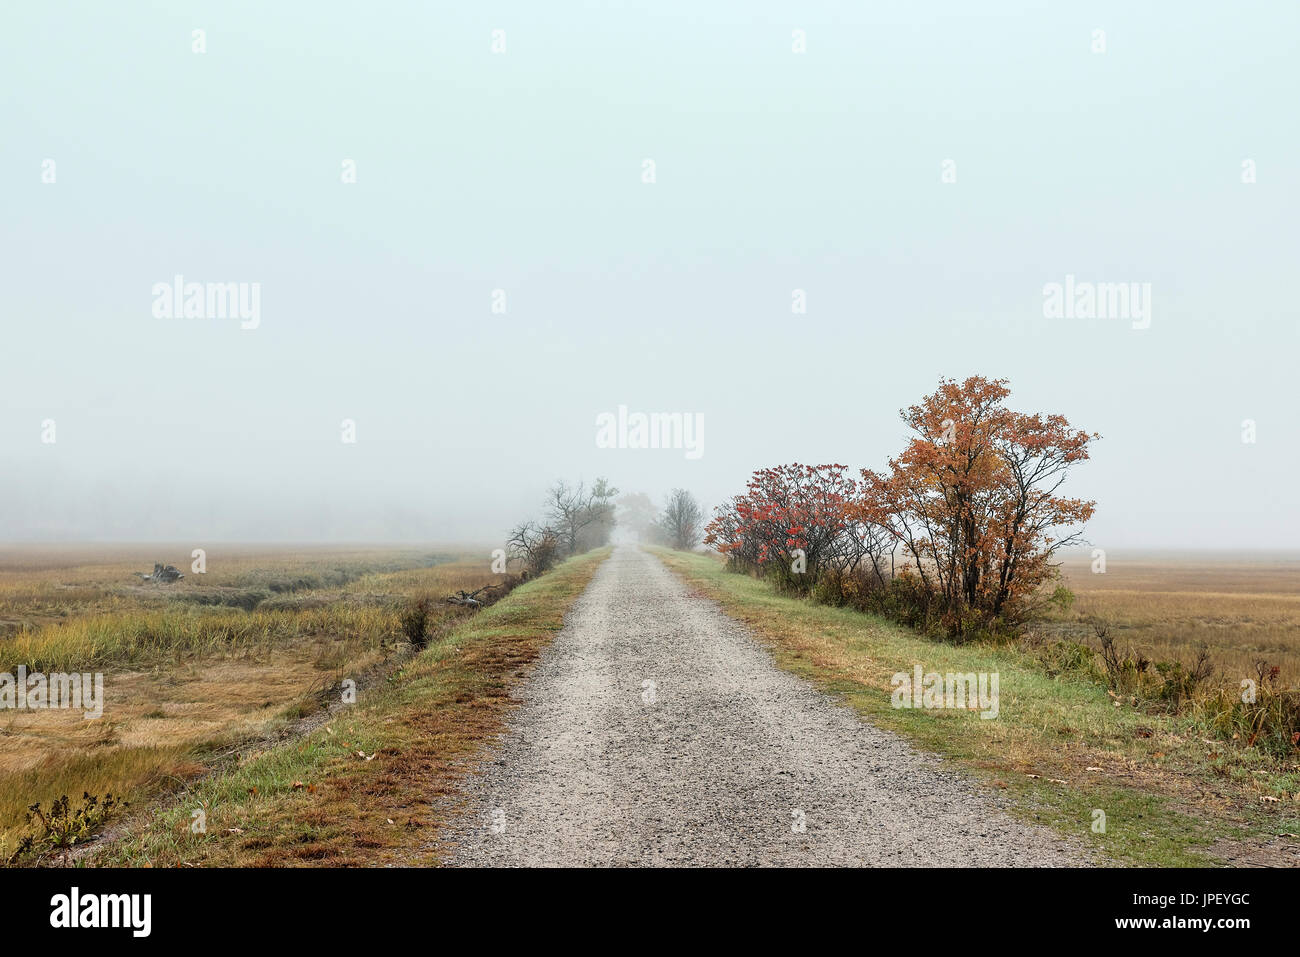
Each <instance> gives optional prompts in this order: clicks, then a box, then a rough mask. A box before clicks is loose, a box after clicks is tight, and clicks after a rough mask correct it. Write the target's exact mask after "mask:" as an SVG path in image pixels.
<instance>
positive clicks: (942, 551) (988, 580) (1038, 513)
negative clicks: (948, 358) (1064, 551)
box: [852, 376, 1099, 636]
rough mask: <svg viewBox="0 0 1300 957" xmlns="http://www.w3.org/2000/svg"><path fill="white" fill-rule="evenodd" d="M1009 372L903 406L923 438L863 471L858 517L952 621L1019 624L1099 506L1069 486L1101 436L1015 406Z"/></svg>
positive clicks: (946, 384) (947, 385)
mask: <svg viewBox="0 0 1300 957" xmlns="http://www.w3.org/2000/svg"><path fill="white" fill-rule="evenodd" d="M1009 394H1010V389H1009V388H1008V386H1007V382H1006V380H1004V379H994V380H990V379H985V378H983V377H982V376H972V377H971V378H968V379H966V380H965V381H964V382H960V383H958V382H956V381H954V380H951V379H944V380H941V381H940V383H939V388H938V390H936V391H935V392H934V393H932V394H931V395H929V396H926V397H925V398H924V399H923V400H922V401H921V402H920V403H918V404H916V405H913V406H911V407H909V408H907V409H904V410H903V411H902V413H901V414H902V418H903V421H904V422H905V423H906V424H907V425H908V427H909V428H910V429H911V430H912V432H913V433H914V434H913V437H912V439H911V440H910V441H909V442H908V445H907V447H906V448H905V449H904V450H903V452H902V454H901V455H899V456H898V457H897V458H895V459H891V460H890V462H889V467H888V470H887V471H886V472H885V473H884V474H878V473H876V472H872V471H868V470H863V472H862V488H861V496H860V498H859V500H858V502H857V504H856V506H855V508H854V509H853V510H852V513H853V515H854V517H855V518H857V519H859V520H860V521H863V522H866V523H869V524H871V525H874V526H878V527H880V528H883V529H886V530H887V532H888V534H889V535H890V536H891V537H892V538H893V539H894V541H896V542H897V543H898V545H899V546H901V547H902V549H903V550H904V551H905V552H906V553H907V555H909V556H910V559H911V561H910V562H909V567H908V569H907V571H908V573H909V574H914V575H916V576H918V577H919V578H920V580H921V582H922V584H923V586H924V588H925V589H926V590H927V591H929V592H931V593H933V594H935V595H937V596H938V597H939V599H940V602H941V606H942V609H943V612H944V618H945V621H946V623H947V625H948V627H949V629H950V630H951V631H952V632H953V633H954V634H955V635H958V636H962V635H963V634H964V633H965V632H966V630H967V628H968V625H969V624H970V621H969V620H970V619H971V618H972V617H974V618H976V619H981V620H982V621H983V622H985V623H987V622H988V621H992V620H994V619H1000V620H1002V621H1005V622H1011V623H1014V622H1016V621H1019V620H1020V619H1021V618H1022V617H1023V615H1024V614H1025V612H1026V611H1027V610H1028V608H1029V607H1030V604H1031V601H1030V600H1031V597H1032V596H1033V595H1034V593H1035V592H1036V591H1037V589H1038V588H1039V586H1041V585H1042V584H1043V583H1044V582H1045V581H1046V580H1047V579H1048V578H1049V577H1050V576H1051V575H1052V574H1053V572H1054V566H1053V565H1052V562H1051V559H1052V556H1053V555H1054V554H1055V552H1056V551H1057V550H1058V549H1060V548H1061V547H1063V546H1066V545H1070V544H1074V543H1076V542H1077V541H1078V540H1079V535H1080V530H1079V529H1078V527H1077V526H1079V525H1081V524H1082V523H1083V522H1085V521H1087V519H1088V518H1090V517H1091V515H1092V513H1093V508H1094V503H1093V502H1089V501H1083V500H1080V499H1073V498H1066V497H1064V496H1062V495H1060V494H1059V491H1060V488H1061V485H1062V483H1063V482H1064V481H1065V478H1066V476H1067V474H1068V472H1069V469H1070V467H1071V466H1072V465H1074V464H1076V463H1078V462H1081V461H1083V460H1085V459H1087V458H1088V446H1089V444H1090V443H1092V442H1093V441H1095V440H1096V439H1097V438H1099V436H1097V435H1095V434H1088V433H1086V432H1082V431H1078V430H1075V429H1073V428H1071V426H1070V424H1069V422H1067V421H1066V419H1065V418H1064V417H1063V416H1060V415H1049V416H1043V415H1027V414H1023V413H1019V412H1014V411H1012V410H1010V409H1008V408H1007V407H1006V405H1005V402H1004V400H1005V399H1006V398H1007V396H1008V395H1009Z"/></svg>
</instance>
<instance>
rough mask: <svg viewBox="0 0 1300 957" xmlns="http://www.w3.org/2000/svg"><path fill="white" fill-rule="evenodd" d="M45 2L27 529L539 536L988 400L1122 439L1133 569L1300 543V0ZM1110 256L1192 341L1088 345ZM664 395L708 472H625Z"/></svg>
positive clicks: (12, 413) (679, 466)
mask: <svg viewBox="0 0 1300 957" xmlns="http://www.w3.org/2000/svg"><path fill="white" fill-rule="evenodd" d="M24 6H25V8H26V9H22V10H19V9H16V8H11V7H12V5H11V7H6V9H5V10H4V12H3V13H2V14H0V18H3V28H2V29H0V78H2V79H3V82H0V129H3V131H4V133H3V137H2V138H0V184H2V185H0V199H2V201H3V215H2V216H0V261H2V262H3V264H4V266H3V285H2V286H0V322H3V340H2V341H3V343H4V359H5V361H4V365H3V376H2V377H0V379H2V381H0V397H2V401H3V405H2V406H0V412H2V414H0V496H3V498H2V499H0V501H3V502H4V508H3V509H0V541H46V540H92V539H93V540H102V539H123V540H149V539H160V540H162V539H165V540H169V541H194V542H195V544H196V545H200V544H202V543H204V542H207V541H230V540H294V541H308V540H319V541H336V540H371V541H378V540H387V539H394V540H398V539H400V540H407V541H416V540H419V541H451V540H457V541H464V540H469V539H472V540H475V541H496V540H499V539H500V538H501V536H502V535H503V534H504V532H505V531H506V529H507V528H508V527H509V526H510V525H511V524H513V523H514V522H515V521H517V520H519V519H522V518H526V517H530V516H532V515H534V514H536V513H537V512H538V511H539V507H540V500H541V496H542V493H543V491H544V489H545V488H546V486H548V485H549V484H550V483H551V482H553V481H554V480H555V479H557V478H561V477H566V478H569V479H577V478H584V479H586V480H588V481H590V480H592V479H594V478H596V477H597V476H601V475H603V476H606V477H608V478H609V479H610V480H611V481H612V482H613V483H614V484H615V485H617V486H619V487H620V488H621V489H623V490H625V491H644V492H646V493H648V494H650V495H651V496H652V497H653V498H655V499H656V500H660V499H662V496H663V495H664V494H665V493H666V492H667V491H668V490H669V489H670V488H672V487H673V486H684V487H687V488H690V489H692V490H693V491H694V492H695V493H696V494H697V495H698V496H699V498H700V499H701V500H702V501H703V502H704V503H705V504H706V505H708V506H711V505H713V504H716V503H717V502H718V501H720V500H721V499H722V498H724V497H725V496H727V495H730V494H732V493H735V492H738V491H741V490H742V489H743V486H744V482H745V479H746V477H747V476H748V474H749V472H750V471H752V470H753V469H755V468H759V467H762V466H768V465H775V464H778V463H782V462H789V461H801V462H806V463H818V462H839V463H843V464H847V465H850V466H852V467H854V468H858V467H864V466H866V467H872V468H877V469H879V468H882V467H883V466H884V465H885V463H886V460H887V459H888V457H889V456H890V455H891V454H896V453H897V452H899V451H900V450H901V449H902V447H903V443H904V441H905V437H906V436H905V430H904V428H903V426H902V423H901V422H900V421H899V419H898V410H899V408H900V407H902V406H905V405H908V404H910V403H912V402H914V401H916V400H918V399H919V398H920V397H921V396H922V395H924V394H926V393H928V392H930V391H933V389H934V388H935V386H936V384H937V382H938V379H939V377H940V376H944V375H946V376H953V377H958V378H963V377H965V376H967V375H971V374H982V375H986V376H990V377H1006V378H1009V379H1010V380H1011V387H1012V395H1011V400H1010V404H1011V405H1012V407H1014V408H1017V409H1022V410H1025V411H1043V412H1060V413H1063V414H1065V415H1066V416H1068V417H1069V419H1070V421H1071V422H1072V423H1073V424H1074V425H1075V426H1077V427H1080V428H1085V429H1088V430H1089V431H1096V432H1100V433H1101V434H1102V436H1103V438H1102V440H1101V441H1100V442H1098V443H1097V444H1096V446H1095V449H1094V452H1093V460H1092V461H1091V462H1089V463H1087V464H1086V465H1084V466H1082V467H1080V468H1079V469H1078V470H1077V472H1076V473H1075V475H1074V476H1073V478H1072V480H1071V483H1070V485H1069V486H1068V487H1067V491H1068V492H1069V493H1070V494H1073V495H1078V496H1081V497H1086V498H1093V499H1096V501H1097V504H1098V507H1097V514H1096V517H1095V519H1094V520H1093V521H1092V522H1091V523H1090V525H1089V528H1088V538H1089V539H1090V540H1091V541H1093V542H1094V543H1096V544H1099V545H1104V546H1114V547H1121V546H1123V547H1184V548H1195V549H1214V548H1224V547H1257V548H1268V547H1287V546H1292V545H1294V542H1295V540H1296V538H1297V533H1300V509H1297V508H1296V507H1295V498H1296V496H1295V494H1294V492H1293V491H1292V489H1291V485H1292V482H1291V477H1292V476H1294V475H1296V474H1297V472H1298V471H1300V468H1297V467H1298V466H1300V453H1297V443H1296V441H1295V440H1296V429H1295V424H1294V423H1295V410H1296V404H1297V403H1296V399H1295V395H1296V387H1295V373H1294V371H1293V367H1294V365H1295V357H1296V354H1297V339H1298V334H1297V329H1298V326H1297V321H1296V308H1295V302H1294V299H1293V295H1292V292H1291V288H1290V286H1291V285H1292V283H1291V282H1290V276H1291V275H1293V274H1294V271H1295V259H1296V252H1297V243H1296V227H1295V223H1296V221H1297V213H1300V208H1298V207H1300V203H1298V201H1297V200H1298V199H1300V191H1298V189H1297V181H1296V171H1297V169H1300V134H1298V133H1297V125H1296V123H1295V122H1294V119H1293V115H1294V109H1295V102H1294V98H1295V91H1296V79H1297V76H1296V73H1297V67H1296V65H1295V61H1294V55H1293V51H1292V45H1293V42H1294V36H1295V35H1296V32H1297V28H1300V14H1298V13H1297V9H1298V8H1296V7H1295V6H1294V5H1286V4H1276V3H1244V4H1238V5H1234V7H1233V8H1232V10H1231V11H1230V12H1225V11H1224V9H1223V8H1222V7H1219V6H1216V5H1212V4H1208V3H1205V4H1198V3H1193V4H1172V3H1171V4H1150V5H1146V4H1144V5H1141V6H1142V9H1133V8H1132V7H1133V6H1134V5H1132V4H1122V3H1110V4H1107V3H1101V4H1095V3H1094V4H1089V5H1088V6H1087V8H1086V12H1084V8H1082V7H1080V8H1078V9H1073V10H1071V9H1065V8H1063V7H1061V6H1059V5H1044V6H1050V9H1037V7H1039V6H1040V5H1038V4H1030V3H981V4H972V3H965V2H951V3H936V4H907V5H903V4H896V5H892V6H889V7H883V8H882V5H879V4H871V5H866V4H858V3H843V4H840V3H819V2H811V3H810V2H798V3H795V2H788V3H724V4H710V5H707V6H708V7H709V9H708V10H705V9H702V6H704V5H699V4H688V3H672V2H657V3H648V2H647V3H632V4H627V5H625V6H623V7H621V8H620V9H618V10H602V9H600V8H599V7H598V6H597V5H594V4H591V5H583V4H566V5H561V6H558V7H555V8H551V9H543V8H542V5H538V4H527V3H492V4H487V5H480V4H465V5H454V4H447V5H443V4H438V5H434V4H427V3H409V4H404V3H393V4H382V5H371V6H366V5H362V6H353V5H347V6H340V7H333V6H332V5H321V4H306V3H282V4H274V5H270V4H262V3H252V2H249V3H223V4H207V3H198V4H193V5H186V4H176V3H167V4H163V3H154V4H132V5H129V6H124V7H122V8H117V7H116V6H114V5H103V4H92V3H80V4H61V3H49V4H27V5H24ZM548 6H549V5H548ZM868 7H870V8H872V9H868ZM976 7H979V8H980V9H979V10H978V11H977V10H976ZM877 8H880V9H877ZM1098 28H1101V29H1104V30H1105V36H1106V51H1105V52H1104V53H1101V54H1098V53H1094V52H1092V49H1091V47H1092V44H1093V39H1094V38H1093V31H1094V29H1098ZM194 29H203V30H205V31H206V44H207V52H206V53H202V54H196V53H194V52H192V31H193V30H194ZM497 29H500V30H504V31H505V42H506V52H505V53H499V54H494V53H493V52H492V50H491V43H492V31H493V30H497ZM796 29H801V30H804V31H805V33H806V37H807V52H806V53H804V54H794V53H792V31H793V30H796ZM47 159H52V160H54V162H55V167H54V169H55V171H56V179H55V182H53V183H44V182H42V170H43V168H44V167H43V163H44V161H45V160H47ZM646 159H652V160H653V161H654V163H655V172H656V182H654V183H653V184H652V185H651V184H646V183H644V182H642V174H643V168H644V167H643V162H644V160H646ZM1247 159H1249V160H1252V161H1253V162H1254V164H1255V168H1256V170H1257V178H1258V181H1257V182H1255V183H1251V184H1246V183H1243V182H1242V169H1243V166H1242V164H1243V161H1245V160H1247ZM345 160H353V161H354V162H355V164H356V165H355V168H356V182H355V183H343V182H341V169H342V165H343V163H344V161H345ZM945 160H952V161H953V163H954V164H955V167H953V168H954V169H955V172H956V181H955V182H952V183H945V182H942V180H941V174H942V170H943V168H944V167H943V164H944V161H945ZM176 275H182V276H184V277H185V279H186V280H187V281H190V280H192V281H197V282H204V283H206V282H218V283H224V282H240V283H250V284H251V283H258V284H260V285H259V288H260V321H259V323H258V325H257V327H256V328H250V329H243V328H240V322H239V321H238V320H237V319H216V318H204V319H184V318H171V319H166V318H158V317H156V316H155V315H154V312H153V308H152V307H153V303H154V296H153V294H152V291H151V290H152V289H153V287H154V286H155V284H157V283H170V282H172V279H173V277H174V276H176ZM1067 276H1073V277H1075V278H1076V279H1077V280H1079V281H1082V282H1098V283H1100V282H1124V283H1150V288H1151V300H1152V315H1151V323H1150V327H1149V328H1145V329H1134V328H1132V324H1131V323H1130V322H1129V321H1128V320H1126V319H1086V318H1068V319H1067V318H1050V319H1049V318H1046V317H1045V316H1044V309H1043V298H1044V297H1043V287H1044V285H1045V284H1048V283H1062V282H1064V281H1065V279H1066V277H1067ZM496 289H500V290H503V291H504V292H505V296H506V300H505V301H506V312H505V314H504V315H503V314H494V313H493V312H492V309H491V305H492V301H493V300H492V296H493V290H496ZM796 289H801V290H805V291H806V296H807V312H806V314H795V313H792V311H791V302H792V292H793V290H796ZM620 405H622V406H626V407H627V408H628V409H629V410H632V411H640V412H646V413H650V412H663V413H670V412H681V413H684V414H688V415H692V416H694V415H698V416H700V417H702V421H703V433H702V436H703V438H702V443H701V454H700V455H699V456H698V457H695V458H690V457H688V456H687V455H686V454H685V452H684V450H681V449H667V450H665V449H618V448H598V447H597V444H596V431H597V430H596V423H597V417H598V416H600V415H601V414H602V413H611V414H612V413H616V412H617V410H618V407H619V406H620ZM345 419H347V420H352V421H353V422H354V423H355V428H356V442H355V443H345V442H343V441H341V423H342V422H343V420H345ZM1246 419H1252V420H1254V421H1255V422H1256V429H1257V441H1256V442H1254V443H1253V444H1251V443H1244V442H1243V441H1242V422H1243V420H1246ZM46 420H53V421H54V423H55V429H56V441H55V442H53V443H48V442H42V440H41V439H42V431H43V425H42V423H43V422H45V421H46Z"/></svg>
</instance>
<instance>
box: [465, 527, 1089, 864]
mask: <svg viewBox="0 0 1300 957" xmlns="http://www.w3.org/2000/svg"><path fill="white" fill-rule="evenodd" d="M647 682H653V685H650V684H648V683H647ZM522 694H523V702H522V704H521V706H520V708H519V709H518V710H517V711H516V712H515V714H514V716H513V719H512V721H511V725H510V730H509V732H508V733H507V734H506V735H505V736H504V738H503V740H502V741H501V742H500V744H499V747H497V748H496V749H495V750H494V753H493V754H492V755H491V757H490V758H489V759H488V761H487V762H486V763H485V764H484V765H483V767H482V768H481V769H480V771H479V773H478V774H477V775H475V776H473V777H472V778H470V779H469V782H468V784H467V785H466V792H465V796H466V799H467V800H466V803H467V809H466V811H465V813H463V814H462V815H460V816H459V817H458V818H457V819H456V820H455V821H454V822H453V824H452V826H451V828H450V829H449V832H448V833H447V834H446V835H445V837H444V844H443V848H444V850H445V851H446V852H447V853H448V862H449V863H452V864H460V865H602V864H644V865H683V864H695V865H1031V864H1032V865H1071V864H1078V863H1082V862H1083V861H1084V858H1083V856H1082V853H1083V852H1081V851H1080V850H1078V849H1076V848H1072V847H1070V846H1068V845H1067V844H1066V843H1065V842H1064V841H1062V840H1061V839H1060V838H1059V837H1058V836H1056V835H1054V834H1053V833H1052V832H1050V831H1047V830H1046V829H1041V828H1035V827H1033V826H1030V825H1026V824H1023V823H1020V822H1018V821H1016V820H1014V819H1013V818H1011V817H1009V816H1008V815H1007V814H1006V813H1005V812H1004V811H1002V810H1000V808H999V806H998V804H997V801H996V799H995V798H994V797H993V796H992V795H990V794H988V793H986V792H984V791H983V790H980V789H978V788H976V787H975V786H974V785H972V784H970V783H968V782H966V781H964V780H962V779H961V778H960V777H958V776H957V775H955V774H954V773H953V772H951V771H947V770H944V769H941V768H940V766H939V764H938V762H937V761H936V760H935V759H934V758H933V757H930V756H928V755H925V754H923V753H921V752H918V751H916V750H914V749H913V748H911V747H910V746H909V745H908V744H906V743H905V742H904V741H903V740H902V739H900V738H898V737H896V736H894V735H892V734H889V733H887V732H884V731H881V730H879V729H877V728H874V727H873V726H871V725H867V724H863V723H862V722H861V721H860V720H859V719H858V718H857V716H856V715H855V714H853V713H852V712H851V711H849V710H848V709H847V708H844V707H841V706H839V705H837V704H835V703H833V702H832V701H831V700H830V699H828V698H827V697H826V696H825V695H823V694H822V693H820V692H818V691H816V690H814V689H813V688H812V687H811V686H810V685H808V684H806V683H804V682H803V681H801V680H800V679H798V678H796V677H794V676H792V675H790V674H788V673H786V672H784V671H780V670H778V669H777V668H776V667H775V666H774V665H773V664H772V662H771V659H770V658H769V656H768V654H767V653H766V652H765V651H764V650H763V649H762V648H761V647H760V646H759V645H758V644H757V643H756V642H755V641H754V639H752V638H751V637H750V636H749V635H748V634H747V633H746V632H745V630H744V629H743V627H741V626H740V625H738V624H737V623H735V622H733V621H732V620H731V619H729V618H727V617H726V616H724V615H723V614H722V612H721V611H719V610H718V609H717V608H716V607H715V606H714V605H712V604H711V603H710V602H708V601H706V600H704V599H702V598H698V597H695V596H693V595H691V594H690V593H689V592H688V591H687V589H686V587H685V586H684V585H683V584H682V583H681V582H680V581H679V580H678V579H677V578H676V577H675V576H674V575H673V574H672V573H671V572H669V571H668V570H667V569H666V568H665V567H664V566H663V564H662V563H661V562H659V560H658V559H656V558H654V557H653V556H652V555H649V554H647V553H645V552H643V551H640V550H639V549H636V548H632V547H628V546H624V547H620V548H618V549H616V550H615V552H614V554H613V555H612V557H611V558H610V559H609V560H608V561H607V562H606V563H605V564H604V566H602V567H601V569H600V570H599V571H598V572H597V574H596V577H595V578H594V579H593V580H592V583H591V585H590V586H589V587H588V588H587V591H586V592H585V593H584V594H583V595H582V597H581V598H579V599H578V601H577V603H576V604H575V605H574V607H573V609H572V610H571V611H570V614H569V617H568V619H567V621H566V623H565V627H564V629H563V630H562V631H561V632H560V634H559V635H558V636H557V637H556V639H555V642H554V643H553V644H552V645H551V646H550V648H549V649H548V650H547V651H546V652H545V653H544V654H543V656H542V658H541V660H540V661H539V662H538V665H537V668H536V670H535V671H534V673H533V675H532V677H531V679H530V680H529V681H528V682H527V684H526V685H525V686H524V690H523V692H522ZM800 824H802V826H803V829H802V830H799V826H800Z"/></svg>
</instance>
